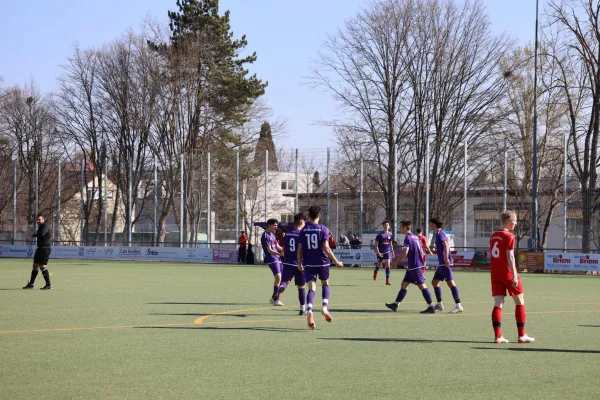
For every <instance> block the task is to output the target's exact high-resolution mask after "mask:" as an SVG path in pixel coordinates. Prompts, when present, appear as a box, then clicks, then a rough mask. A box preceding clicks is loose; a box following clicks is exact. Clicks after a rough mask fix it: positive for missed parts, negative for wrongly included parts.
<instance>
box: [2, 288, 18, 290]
mask: <svg viewBox="0 0 600 400" xmlns="http://www.w3.org/2000/svg"><path fill="white" fill-rule="evenodd" d="M0 290H23V289H16V288H14V289H12V288H11V289H2V288H0Z"/></svg>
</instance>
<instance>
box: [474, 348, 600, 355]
mask: <svg viewBox="0 0 600 400" xmlns="http://www.w3.org/2000/svg"><path fill="white" fill-rule="evenodd" d="M473 349H475V350H500V351H524V352H528V351H529V352H532V353H574V354H600V350H569V349H540V348H535V347H505V348H499V347H493V348H492V347H473Z"/></svg>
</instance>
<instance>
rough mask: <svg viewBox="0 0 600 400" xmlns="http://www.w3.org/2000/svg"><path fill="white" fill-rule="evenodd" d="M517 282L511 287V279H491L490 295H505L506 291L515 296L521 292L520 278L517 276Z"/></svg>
mask: <svg viewBox="0 0 600 400" xmlns="http://www.w3.org/2000/svg"><path fill="white" fill-rule="evenodd" d="M518 281H519V284H518V285H517V287H513V285H512V282H513V281H512V279H505V280H497V281H492V296H506V292H508V294H509V295H510V296H517V295H519V294H522V293H523V285H522V284H521V278H518Z"/></svg>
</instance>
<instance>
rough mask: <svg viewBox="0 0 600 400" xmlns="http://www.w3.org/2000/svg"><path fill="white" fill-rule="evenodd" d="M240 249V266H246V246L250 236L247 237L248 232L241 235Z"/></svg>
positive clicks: (239, 240) (238, 260)
mask: <svg viewBox="0 0 600 400" xmlns="http://www.w3.org/2000/svg"><path fill="white" fill-rule="evenodd" d="M238 244H239V246H240V247H239V249H238V259H237V262H238V264H244V263H245V262H246V246H248V236H246V232H244V231H242V232H241V233H240V237H239V239H238Z"/></svg>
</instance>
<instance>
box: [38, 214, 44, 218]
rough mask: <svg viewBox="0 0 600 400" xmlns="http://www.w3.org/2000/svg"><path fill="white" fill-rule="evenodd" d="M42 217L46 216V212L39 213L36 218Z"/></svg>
mask: <svg viewBox="0 0 600 400" xmlns="http://www.w3.org/2000/svg"><path fill="white" fill-rule="evenodd" d="M39 217H42V218H44V214H38V215H37V217H36V218H39Z"/></svg>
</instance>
